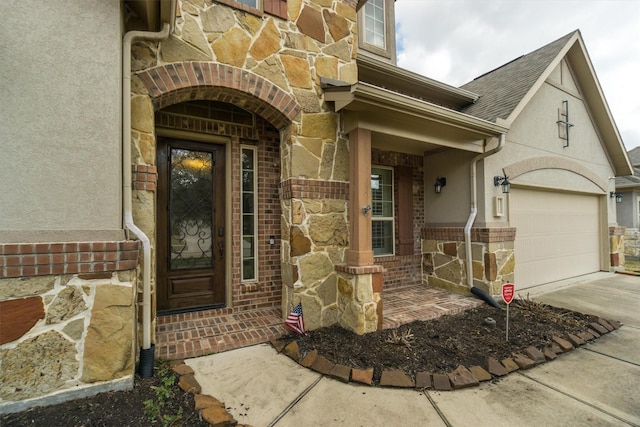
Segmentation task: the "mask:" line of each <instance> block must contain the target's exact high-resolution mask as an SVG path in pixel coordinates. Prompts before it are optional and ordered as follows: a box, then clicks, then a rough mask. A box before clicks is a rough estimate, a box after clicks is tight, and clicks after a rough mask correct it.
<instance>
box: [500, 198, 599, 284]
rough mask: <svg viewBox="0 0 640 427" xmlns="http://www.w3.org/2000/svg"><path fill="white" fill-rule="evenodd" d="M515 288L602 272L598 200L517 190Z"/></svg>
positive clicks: (513, 201) (512, 217) (512, 214)
mask: <svg viewBox="0 0 640 427" xmlns="http://www.w3.org/2000/svg"><path fill="white" fill-rule="evenodd" d="M509 204H510V207H509V221H510V224H511V226H512V227H516V228H517V230H516V241H515V257H516V269H515V285H516V289H524V288H528V287H531V286H536V285H541V284H544V283H549V282H554V281H557V280H562V279H567V278H570V277H575V276H579V275H582V274H588V273H593V272H595V271H598V270H600V231H599V225H600V219H599V215H598V198H597V197H595V196H586V195H577V194H567V193H554V192H550V191H536V190H524V189H513V190H512V191H511V194H510V195H509Z"/></svg>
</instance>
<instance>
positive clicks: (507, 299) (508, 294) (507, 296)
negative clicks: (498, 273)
mask: <svg viewBox="0 0 640 427" xmlns="http://www.w3.org/2000/svg"><path fill="white" fill-rule="evenodd" d="M515 290H516V285H514V284H513V283H505V284H503V285H502V299H503V301H504V303H505V304H511V301H513V296H514V295H515Z"/></svg>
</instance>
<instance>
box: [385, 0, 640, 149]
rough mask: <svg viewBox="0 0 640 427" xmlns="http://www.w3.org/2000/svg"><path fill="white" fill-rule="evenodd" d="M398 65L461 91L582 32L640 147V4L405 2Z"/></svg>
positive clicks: (623, 130)
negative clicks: (522, 57)
mask: <svg viewBox="0 0 640 427" xmlns="http://www.w3.org/2000/svg"><path fill="white" fill-rule="evenodd" d="M396 22H397V29H398V33H397V37H398V42H399V43H398V46H399V51H398V65H399V66H401V67H404V68H407V69H409V70H412V71H415V72H417V73H420V74H423V75H426V76H428V77H431V78H434V79H436V80H440V81H443V82H445V83H448V84H451V85H454V86H459V85H461V84H464V83H466V82H468V81H469V80H472V79H473V78H475V77H477V76H479V75H481V74H483V73H486V72H487V71H490V70H492V69H494V68H496V67H499V66H501V65H503V64H505V63H506V62H509V61H511V60H513V59H515V58H517V57H519V56H520V55H524V54H526V53H529V52H531V51H533V50H535V49H537V48H539V47H542V46H544V45H545V44H547V43H550V42H552V41H554V40H556V39H558V38H560V37H562V36H564V35H565V34H568V33H570V32H572V31H574V30H576V29H580V31H581V32H582V36H583V38H584V40H585V43H586V46H587V51H588V52H589V55H590V58H591V60H592V62H593V66H594V68H595V71H596V74H597V76H598V79H599V82H600V84H601V86H602V89H603V92H604V94H605V97H606V98H607V101H608V104H609V108H610V109H611V112H612V114H613V117H614V119H615V121H616V124H617V126H618V129H619V131H620V134H621V135H622V139H623V141H624V142H625V146H626V147H627V149H631V148H633V147H636V146H640V102H639V101H638V98H637V96H636V95H637V94H640V0H529V1H527V0H482V1H478V0H398V1H397V2H396Z"/></svg>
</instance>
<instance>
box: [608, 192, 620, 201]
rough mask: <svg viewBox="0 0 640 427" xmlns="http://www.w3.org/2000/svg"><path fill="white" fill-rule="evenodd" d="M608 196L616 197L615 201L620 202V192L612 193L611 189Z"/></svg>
mask: <svg viewBox="0 0 640 427" xmlns="http://www.w3.org/2000/svg"><path fill="white" fill-rule="evenodd" d="M609 198H611V199H613V198H615V199H616V203H622V193H614V192H613V191H612V192H611V193H609Z"/></svg>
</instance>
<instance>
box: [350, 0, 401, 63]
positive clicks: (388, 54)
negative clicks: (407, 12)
mask: <svg viewBox="0 0 640 427" xmlns="http://www.w3.org/2000/svg"><path fill="white" fill-rule="evenodd" d="M394 1H395V0H368V1H367V2H366V3H365V4H364V6H363V7H362V9H360V11H359V12H358V45H359V47H360V48H361V49H362V50H364V51H366V52H369V53H372V54H374V55H376V56H379V57H380V59H383V58H384V60H385V61H390V62H391V63H393V64H395V62H396V46H395V44H396V36H395V9H394V8H395V5H394Z"/></svg>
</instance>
